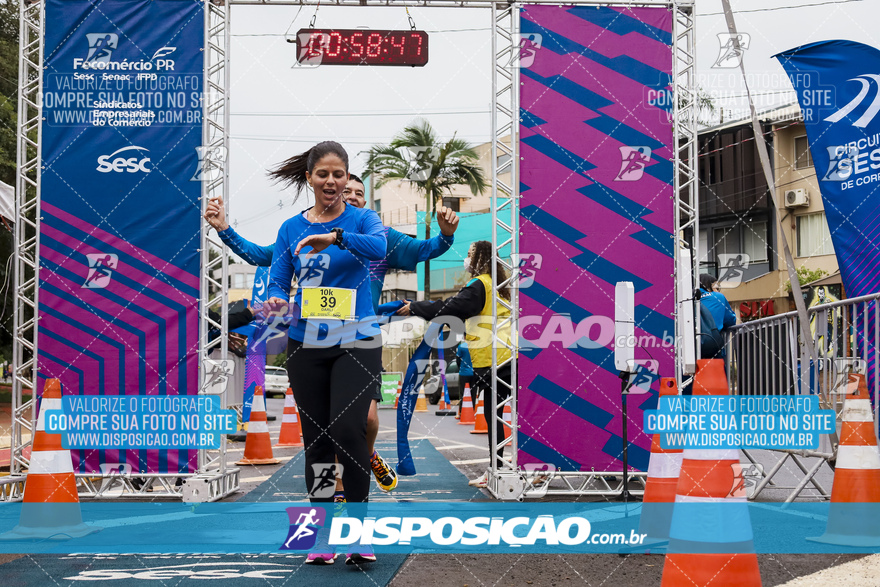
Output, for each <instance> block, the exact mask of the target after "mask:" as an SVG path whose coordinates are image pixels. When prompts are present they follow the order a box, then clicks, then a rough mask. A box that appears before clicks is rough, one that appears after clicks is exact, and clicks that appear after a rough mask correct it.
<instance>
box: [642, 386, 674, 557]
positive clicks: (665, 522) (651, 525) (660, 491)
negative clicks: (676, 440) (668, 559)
mask: <svg viewBox="0 0 880 587" xmlns="http://www.w3.org/2000/svg"><path fill="white" fill-rule="evenodd" d="M667 395H678V386H676V384H675V378H673V377H663V378H661V379H660V397H663V396H667ZM682 452H683V451H682V450H681V449H664V448H661V447H660V435H659V434H655V435H654V436H653V437H652V438H651V460H650V461H649V462H648V480H647V482H646V483H645V494H644V497H643V498H642V503H643V505H642V517H641V520H640V521H639V532H641V533H642V534H646V535H647V538H648V539H650V540H652V541H658V540H659V541H665V540H668V539H669V524H670V523H671V522H672V505H665V504H672V503H673V502H675V488H676V486H677V485H678V473H679V471H681V458H682ZM654 504H664V505H654Z"/></svg>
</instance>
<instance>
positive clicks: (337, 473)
mask: <svg viewBox="0 0 880 587" xmlns="http://www.w3.org/2000/svg"><path fill="white" fill-rule="evenodd" d="M312 470H313V471H314V472H315V478H314V481H312V490H311V491H309V497H316V498H318V499H322V498H326V497H333V493H334V492H335V491H336V480H337V479H341V478H342V465H341V464H339V463H312Z"/></svg>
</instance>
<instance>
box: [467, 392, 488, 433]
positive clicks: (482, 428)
mask: <svg viewBox="0 0 880 587" xmlns="http://www.w3.org/2000/svg"><path fill="white" fill-rule="evenodd" d="M471 434H489V426H488V424H487V423H486V413H485V408H484V406H483V394H482V393H481V394H480V395H479V396H478V397H477V411H476V412H474V429H473V430H471Z"/></svg>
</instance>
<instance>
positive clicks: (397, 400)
mask: <svg viewBox="0 0 880 587" xmlns="http://www.w3.org/2000/svg"><path fill="white" fill-rule="evenodd" d="M402 391H403V381H401V382H400V383H398V384H397V395H395V396H394V409H395V410H396V409H397V404H398V403H399V402H400V393H401V392H402Z"/></svg>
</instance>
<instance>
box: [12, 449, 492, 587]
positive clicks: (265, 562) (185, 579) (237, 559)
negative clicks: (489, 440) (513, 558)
mask: <svg viewBox="0 0 880 587" xmlns="http://www.w3.org/2000/svg"><path fill="white" fill-rule="evenodd" d="M376 448H377V450H379V452H380V454H382V455H383V456H384V457H385V458H386V460H387V461H388V463H389V464H390V465H392V466H393V465H394V464H395V463H396V458H391V457H392V455H394V456H395V457H396V454H397V448H396V445H395V444H394V443H390V442H389V443H377V444H376ZM411 448H412V453H413V458H414V461H415V464H416V470H417V471H418V475H415V476H413V477H399V479H400V482H399V484H398V486H397V489H395V490H394V491H393V492H392V493H384V492H383V491H382V490H380V489H379V488H378V487H377V486H376V484H375V482H373V483H372V489H371V493H370V500H371V501H376V502H380V501H381V502H389V501H408V502H413V501H414V502H418V501H489V498H487V497H486V495H485V494H483V493H482V492H481V491H479V490H476V489H474V488H472V487H468V485H467V478H466V477H465V476H464V475H462V474H461V473H460V472H459V471H458V469H456V468H455V467H454V466H453V465H451V464H450V463H449V461H448V460H447V459H446V458H445V457H444V456H443V455H442V454H441V453H440V452H439V451H438V450H437V449H435V448H434V446H433V445H432V444H431V443H430V442H429V441H428V440H417V441H414V442H413V443H412V447H411ZM304 470H305V463H304V459H303V453H302V451H300V452H298V453H297V454H296V456H294V458H292V459H291V460H290V461H289V462H288V463H287V464H286V465H284V466H283V467H281V468H280V469H278V470H277V471H276V472H275V474H273V475H272V477H270V478H269V479H267V480H266V481H264V482H263V483H261V484H260V486H259V487H257V488H256V489H254V490H253V491H251V492H249V493H248V494H247V495H244V496H243V497H242V498H241V499H240V500H239V501H242V502H263V503H265V502H270V501H305V499H306V491H305V480H304V476H303V473H304ZM406 557H407V555H405V554H381V555H379V557H378V560H377V561H376V562H375V563H371V564H368V565H363V566H362V567H361V568H359V567H357V566H354V565H352V566H347V565H346V564H345V556H344V554H341V555H340V556H339V557H338V558H337V559H336V563H335V564H334V565H332V566H329V567H313V566H310V565H304V564H303V560H304V555H302V554H297V553H287V552H281V551H279V552H277V553H271V554H262V555H260V554H252V555H241V554H216V555H134V554H124V555H106V554H105V555H87V554H77V555H69V556H65V555H51V554H36V555H31V556H26V557H24V558H20V559H17V560H15V561H12V562H9V563H7V564H5V565H0V573H2V575H3V585H4V587H36V586H40V587H43V586H44V585H47V584H52V585H57V586H65V587H67V586H70V587H74V586H75V587H79V586H80V585H82V584H83V581H82V580H72V579H71V578H72V577H77V576H79V577H80V579H84V578H86V577H87V576H88V575H81V573H89V572H97V571H111V570H112V571H117V572H124V573H126V574H125V575H124V576H120V577H119V578H118V579H110V580H103V581H100V582H101V583H102V584H105V585H107V586H108V587H112V586H114V585H118V586H128V585H164V586H166V587H167V586H169V585H174V586H177V587H181V585H190V584H192V585H195V582H201V581H200V580H196V581H195V582H193V581H190V577H189V576H171V575H165V576H164V577H163V578H161V579H160V578H156V579H152V578H149V577H147V576H145V575H143V574H142V575H141V576H140V577H137V578H135V577H133V576H132V575H133V574H136V573H148V572H149V571H150V569H157V567H162V570H165V571H168V572H174V571H175V570H187V571H201V572H203V573H207V572H208V571H212V570H213V571H214V572H215V573H218V574H219V571H221V570H223V571H229V572H234V573H236V574H237V575H238V576H229V577H228V578H226V580H224V579H217V578H213V577H212V580H211V581H210V584H211V585H226V584H229V585H235V587H249V586H254V587H266V585H303V584H305V585H309V587H331V586H332V587H336V586H337V585H345V586H346V587H349V586H350V587H377V586H380V585H387V584H388V583H389V582H390V581H391V579H392V578H393V577H394V575H395V574H396V573H397V571H398V569H400V566H401V565H402V564H403V562H404V561H405V560H406ZM194 565H197V566H194ZM261 570H263V571H266V572H269V573H271V574H270V575H269V576H270V577H273V578H260V577H244V576H241V575H243V574H245V573H247V572H255V571H261ZM106 576H107V575H105V577H106ZM215 576H216V575H215ZM95 578H96V579H97V577H95ZM89 582H91V581H89Z"/></svg>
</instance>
